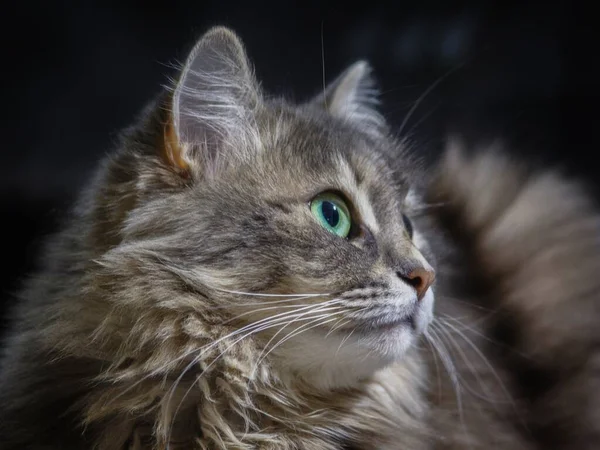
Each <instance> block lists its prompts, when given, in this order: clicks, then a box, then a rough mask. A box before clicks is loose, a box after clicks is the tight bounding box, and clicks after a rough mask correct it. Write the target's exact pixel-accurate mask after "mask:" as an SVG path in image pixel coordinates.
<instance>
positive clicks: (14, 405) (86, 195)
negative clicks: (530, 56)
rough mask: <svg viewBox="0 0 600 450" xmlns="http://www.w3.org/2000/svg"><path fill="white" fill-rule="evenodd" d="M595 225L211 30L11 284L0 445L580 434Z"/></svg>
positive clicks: (311, 443)
mask: <svg viewBox="0 0 600 450" xmlns="http://www.w3.org/2000/svg"><path fill="white" fill-rule="evenodd" d="M599 225H600V216H599V214H598V212H597V209H596V205H595V204H594V202H593V200H592V199H591V198H590V197H589V196H588V194H587V193H586V190H585V189H584V188H583V187H582V186H580V184H579V183H578V182H576V181H572V180H570V179H568V178H566V177H564V176H563V175H561V174H560V173H558V172H555V171H550V170H531V169H530V168H529V167H527V165H526V164H525V163H523V162H520V161H514V160H512V159H510V158H509V157H508V156H506V154H505V153H504V152H503V151H502V149H501V148H499V149H498V148H490V149H487V148H486V149H482V150H481V151H479V150H478V151H475V152H473V151H468V150H466V149H465V145H464V144H462V143H461V142H460V141H459V140H458V139H451V140H449V143H448V148H447V150H446V152H445V155H444V156H443V157H442V158H441V159H440V160H439V161H437V162H436V164H435V165H434V166H429V167H428V166H427V165H426V164H423V163H421V162H420V159H419V155H418V151H417V150H416V149H413V148H412V147H411V146H410V145H407V143H406V142H405V141H403V140H402V139H399V138H397V137H395V136H394V134H393V130H392V129H391V127H390V126H389V125H388V124H387V123H386V121H385V120H384V118H383V116H382V115H381V113H380V112H379V111H378V94H377V88H376V84H375V82H374V78H373V76H372V74H371V69H370V66H369V65H368V63H366V62H365V61H358V62H356V63H355V64H353V65H351V66H350V67H349V68H348V69H347V70H345V71H344V72H343V73H342V74H341V75H339V77H338V78H337V79H335V80H334V81H333V82H332V83H331V84H330V85H329V86H328V87H327V88H326V89H325V90H324V92H322V93H320V94H319V95H317V96H316V97H315V98H314V99H311V100H309V101H307V102H304V103H300V104H291V103H289V102H287V101H285V100H283V99H278V98H270V97H268V96H267V95H266V94H265V93H264V92H263V90H262V89H261V87H260V85H259V84H258V82H257V81H256V79H255V77H254V74H253V70H252V66H251V64H250V62H249V61H248V57H247V55H246V52H245V50H244V46H243V44H242V42H241V40H240V38H239V37H238V36H237V35H236V34H235V33H234V32H233V31H232V30H229V29H227V28H223V27H215V28H212V29H210V30H208V31H206V33H205V34H204V35H203V36H202V37H201V38H200V39H199V41H198V42H197V44H196V45H195V47H194V48H193V50H192V51H191V52H190V54H189V57H188V58H187V61H186V62H185V64H183V66H182V68H181V71H180V72H179V74H178V76H177V80H176V81H175V82H174V84H173V86H171V87H169V88H168V89H165V90H164V91H163V92H161V93H160V94H159V95H158V96H157V98H156V99H155V100H154V101H152V102H151V103H149V105H148V106H147V107H146V108H145V109H144V111H143V112H142V113H141V114H140V117H139V119H138V120H137V121H136V123H135V124H134V125H133V126H131V127H130V128H128V129H126V130H124V131H123V133H122V136H121V139H120V142H119V144H118V148H117V149H115V151H114V152H112V153H111V155H110V156H109V157H107V158H106V159H105V160H104V161H103V162H102V164H101V165H100V167H99V169H98V170H97V172H96V175H95V177H94V179H93V180H91V181H90V183H89V184H88V186H87V188H86V189H85V190H84V191H83V192H82V194H81V196H80V197H79V200H78V201H77V203H76V205H75V206H74V208H73V210H72V212H71V213H70V215H69V217H68V218H67V220H66V223H65V224H64V227H63V229H62V231H60V232H59V233H58V234H57V235H56V236H54V237H53V238H52V239H50V240H49V241H48V244H47V247H46V248H45V250H44V252H43V254H42V255H41V261H42V263H43V268H42V269H40V270H39V271H38V272H37V273H34V274H33V275H32V276H31V277H30V279H29V280H27V281H26V283H25V285H24V287H23V290H22V292H21V293H20V294H19V302H18V304H17V306H16V308H15V310H14V313H13V321H12V323H13V326H12V328H11V330H12V331H11V333H10V335H9V338H8V339H7V341H6V343H5V345H4V353H3V357H2V366H1V367H2V368H1V374H0V386H1V389H0V405H1V406H0V449H2V450H9V449H11V450H12V449H33V450H42V449H43V450H56V449H62V450H72V449H101V450H105V449H111V450H113V449H136V450H141V449H170V450H172V449H261V450H264V449H289V450H292V449H297V450H334V449H335V450H341V449H356V450H367V449H381V450H391V449H410V450H421V449H423V450H433V449H489V448H498V449H511V450H518V449H526V450H530V449H539V448H554V449H566V448H578V449H592V448H598V445H599V443H600V420H598V419H600V408H599V405H600V394H599V392H600V389H598V388H599V387H600V383H599V382H598V380H599V379H600V377H599V371H598V368H600V365H599V363H598V361H599V359H598V351H597V350H598V346H597V345H595V344H597V342H598V338H599V337H600V333H598V332H597V325H596V324H597V323H598V319H599V318H600V308H599V307H598V296H599V294H598V292H599V290H598V288H599V287H600V280H598V278H599V277H598V276H597V274H598V273H600V272H599V270H598V269H600V255H599V252H598V250H599V248H600V233H599V232H598V230H599V229H600V228H599Z"/></svg>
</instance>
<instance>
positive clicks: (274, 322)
mask: <svg viewBox="0 0 600 450" xmlns="http://www.w3.org/2000/svg"><path fill="white" fill-rule="evenodd" d="M312 306H313V307H314V308H317V307H320V306H322V305H320V304H316V305H312ZM329 308H332V307H329ZM333 308H335V309H338V307H333ZM324 309H325V308H324ZM293 313H294V312H286V313H283V314H285V317H278V318H276V320H272V321H271V322H269V321H267V322H266V324H265V323H262V324H259V323H258V322H257V323H256V324H252V325H253V326H254V327H253V328H252V329H251V330H250V331H249V332H248V333H246V334H244V335H243V336H242V337H240V338H238V339H236V340H235V341H234V342H233V343H231V344H230V345H229V346H227V347H226V348H225V349H224V350H223V351H222V352H221V353H220V354H219V355H218V356H217V357H216V358H215V359H214V360H213V361H211V363H210V364H209V365H208V366H207V367H205V368H204V369H203V373H204V372H206V371H208V369H210V367H212V365H213V364H214V363H216V362H217V361H218V360H219V359H220V358H221V357H222V356H223V355H224V354H225V353H226V352H227V351H228V350H229V349H230V348H232V347H233V346H234V345H236V344H237V343H238V342H240V341H242V340H244V339H246V338H247V337H249V336H251V335H253V334H255V333H258V332H260V331H264V330H266V329H269V328H273V327H276V326H278V325H280V324H281V321H285V320H287V319H289V317H287V316H289V315H292V314H293ZM277 316H280V314H279V315H277ZM292 317H293V316H292ZM268 319H272V318H268ZM309 319H312V318H311V317H308V318H306V319H305V320H309ZM263 321H264V319H263ZM259 322H261V321H259ZM284 323H285V322H284ZM245 328H246V327H245ZM221 340H222V339H221ZM214 344H215V343H213V344H211V346H209V347H212V346H214ZM200 356H201V355H199V356H198V358H199V357H200ZM192 363H197V361H195V362H194V361H192ZM192 363H190V364H189V365H188V366H187V367H186V368H185V369H184V371H183V372H182V373H181V375H179V377H178V378H177V380H175V382H174V383H173V386H172V387H171V388H170V389H169V395H168V399H167V402H166V404H167V405H169V404H170V403H171V401H172V399H173V395H174V394H175V390H176V388H177V385H178V384H179V383H180V382H181V379H182V378H183V376H184V375H185V373H186V372H187V371H188V370H189V369H190V368H191V367H192V366H193V364H192ZM201 376H202V374H200V375H199V376H198V377H197V380H198V379H199V378H200V377H201ZM194 385H195V382H194V383H191V384H190V387H189V388H188V389H187V390H186V392H185V393H184V395H183V397H182V399H181V401H180V402H179V404H178V406H177V408H176V409H175V412H174V414H173V417H172V419H171V424H170V426H169V430H170V431H169V435H168V440H167V442H168V441H169V440H170V433H171V430H172V429H173V425H174V423H175V419H176V416H177V413H178V412H179V409H180V408H181V405H182V404H183V402H184V401H185V398H186V397H187V396H188V395H189V393H190V391H191V390H192V388H193V387H194Z"/></svg>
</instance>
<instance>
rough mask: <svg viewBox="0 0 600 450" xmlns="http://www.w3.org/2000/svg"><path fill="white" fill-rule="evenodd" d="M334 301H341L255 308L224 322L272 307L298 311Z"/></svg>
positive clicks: (336, 301) (337, 301) (271, 307)
mask: <svg viewBox="0 0 600 450" xmlns="http://www.w3.org/2000/svg"><path fill="white" fill-rule="evenodd" d="M334 303H339V300H337V299H333V300H328V301H325V302H320V303H313V304H308V305H307V304H301V305H289V306H268V307H266V308H260V309H253V310H251V311H246V312H244V313H242V314H239V315H237V316H235V317H232V318H231V319H228V320H227V321H226V322H224V324H228V323H231V322H233V321H234V320H236V319H239V318H241V317H244V316H247V315H249V314H255V313H257V312H260V311H269V310H272V309H280V308H294V309H295V310H296V311H302V310H304V309H310V308H311V307H315V306H323V305H331V304H334Z"/></svg>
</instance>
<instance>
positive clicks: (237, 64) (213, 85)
mask: <svg viewBox="0 0 600 450" xmlns="http://www.w3.org/2000/svg"><path fill="white" fill-rule="evenodd" d="M171 102H172V103H171V108H170V110H171V117H170V122H169V124H168V127H167V130H166V133H165V137H166V139H165V148H166V155H167V157H168V160H169V162H170V163H171V164H173V165H175V166H177V167H178V168H181V169H189V166H190V165H193V164H201V165H203V166H210V165H213V166H214V164H216V159H217V157H218V156H219V155H222V154H223V153H224V150H223V147H224V146H227V145H229V147H231V148H233V147H235V146H233V145H230V144H231V143H232V140H234V139H235V138H236V134H239V133H243V132H244V130H247V128H248V126H249V125H248V124H249V123H250V120H249V118H250V116H251V114H252V113H253V111H254V109H255V108H256V107H257V105H258V104H259V102H260V93H259V86H258V83H257V82H256V80H255V78H254V74H253V71H252V68H251V66H250V63H249V61H248V58H247V56H246V52H245V50H244V46H243V44H242V42H241V40H240V39H239V38H238V36H237V35H236V34H235V33H234V32H233V31H231V30H229V29H227V28H224V27H215V28H212V29H210V30H209V31H207V32H206V33H205V34H204V35H203V36H202V37H201V38H200V40H199V41H198V42H197V43H196V45H195V46H194V48H193V49H192V51H191V52H190V54H189V56H188V58H187V60H186V62H185V65H184V66H183V69H182V70H181V72H180V75H179V78H178V80H177V84H176V86H175V89H174V91H173V95H172V100H171ZM207 168H208V167H202V168H201V170H206V169H207Z"/></svg>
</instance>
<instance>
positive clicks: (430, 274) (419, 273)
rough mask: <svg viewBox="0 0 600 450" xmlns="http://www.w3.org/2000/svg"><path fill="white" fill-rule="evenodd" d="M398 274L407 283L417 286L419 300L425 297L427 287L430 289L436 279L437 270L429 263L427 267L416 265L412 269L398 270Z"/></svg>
mask: <svg viewBox="0 0 600 450" xmlns="http://www.w3.org/2000/svg"><path fill="white" fill-rule="evenodd" d="M396 274H397V275H398V277H400V278H401V279H402V281H404V282H405V283H406V284H408V285H409V286H412V287H414V288H415V290H416V291H417V298H418V299H419V300H421V299H422V298H423V296H424V295H425V293H426V292H427V289H429V287H430V286H431V285H432V284H433V281H434V280H435V272H434V270H433V268H432V267H431V266H429V265H427V266H426V267H415V268H412V269H410V270H406V271H402V272H396Z"/></svg>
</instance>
